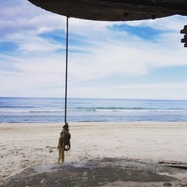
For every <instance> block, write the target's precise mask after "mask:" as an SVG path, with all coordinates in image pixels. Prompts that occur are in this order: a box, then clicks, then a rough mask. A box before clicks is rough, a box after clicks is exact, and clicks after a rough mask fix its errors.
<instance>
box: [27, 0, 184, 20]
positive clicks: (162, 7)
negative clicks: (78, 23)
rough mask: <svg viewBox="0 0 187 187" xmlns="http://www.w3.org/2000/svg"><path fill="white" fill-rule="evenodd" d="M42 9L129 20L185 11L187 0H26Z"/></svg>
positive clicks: (79, 16) (82, 16)
mask: <svg viewBox="0 0 187 187" xmlns="http://www.w3.org/2000/svg"><path fill="white" fill-rule="evenodd" d="M29 1H30V2H31V3H33V4H35V5H36V6H38V7H41V8H43V9H45V10H48V11H51V12H54V13H57V14H60V15H64V16H68V17H74V18H81V19H89V20H101V21H131V20H142V19H155V18H159V17H165V16H171V15H175V14H179V15H185V16H186V15H187V0H29Z"/></svg>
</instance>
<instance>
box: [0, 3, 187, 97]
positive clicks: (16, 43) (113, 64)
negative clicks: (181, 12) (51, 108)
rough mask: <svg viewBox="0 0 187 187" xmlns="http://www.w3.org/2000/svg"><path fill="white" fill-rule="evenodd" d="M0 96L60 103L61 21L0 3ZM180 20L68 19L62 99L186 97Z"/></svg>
mask: <svg viewBox="0 0 187 187" xmlns="http://www.w3.org/2000/svg"><path fill="white" fill-rule="evenodd" d="M0 5H1V6H0V18H1V19H0V85H1V86H0V96H2V97H64V77H65V75H64V74H65V26H66V18H65V17H64V16H60V15H57V14H53V13H50V12H47V11H45V10H43V9H41V8H38V7H35V6H34V5H32V4H31V3H29V2H28V1H27V0H8V1H7V0H1V2H0ZM186 20H187V19H186V17H182V16H172V17H166V18H162V19H155V20H143V21H132V22H97V21H89V20H81V19H75V18H70V20H69V26H70V27H69V44H70V46H69V48H70V50H69V79H68V96H69V97H75V98H78V97H80V98H84V97H86V98H124V99H126V98H130V99H187V60H186V55H187V49H185V48H184V47H183V44H181V43H180V39H181V38H182V35H181V34H180V30H181V29H182V28H183V26H184V25H185V24H186V23H187V22H186Z"/></svg>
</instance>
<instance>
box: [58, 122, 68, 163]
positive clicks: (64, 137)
mask: <svg viewBox="0 0 187 187" xmlns="http://www.w3.org/2000/svg"><path fill="white" fill-rule="evenodd" d="M70 138H71V134H70V133H69V125H68V123H65V125H64V126H63V129H62V132H61V133H60V138H59V140H58V147H57V149H58V151H59V157H58V163H60V162H61V163H63V162H64V157H65V155H64V151H68V150H69V149H70V148H71V144H70Z"/></svg>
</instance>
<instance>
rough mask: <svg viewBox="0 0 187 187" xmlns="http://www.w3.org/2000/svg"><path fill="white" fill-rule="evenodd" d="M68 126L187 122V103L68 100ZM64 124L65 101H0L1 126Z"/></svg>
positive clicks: (38, 99)
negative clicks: (100, 123) (69, 123)
mask: <svg viewBox="0 0 187 187" xmlns="http://www.w3.org/2000/svg"><path fill="white" fill-rule="evenodd" d="M67 107H68V110H67V121H68V122H135V121H137V122H138V121H153V122H187V101H183V100H180V101H178V100H131V99H68V104H67ZM34 122H39V123H44V122H64V99H59V98H10V97H9V98H6V97H0V123H34Z"/></svg>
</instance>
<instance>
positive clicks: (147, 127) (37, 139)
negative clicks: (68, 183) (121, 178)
mask: <svg viewBox="0 0 187 187" xmlns="http://www.w3.org/2000/svg"><path fill="white" fill-rule="evenodd" d="M62 125H63V123H62V124H60V123H28V124H21V123H17V124H16V123H7V124H0V157H1V164H0V181H1V182H2V181H3V180H5V179H7V178H9V177H10V176H13V175H15V174H17V173H20V172H21V171H23V170H25V169H26V168H29V167H34V166H37V165H39V164H54V163H57V158H58V152H57V149H56V147H57V142H58V138H59V133H60V131H61V129H62ZM69 125H70V133H71V135H72V138H71V145H72V148H71V150H70V151H68V152H67V153H66V156H65V162H66V163H70V162H76V161H82V160H84V161H85V160H89V159H102V158H104V157H110V158H124V159H140V160H143V161H156V162H159V161H165V162H180V163H185V164H187V123H158V122H155V123H153V122H150V123H148V122H145V123H143V122H141V123H140V122H137V123H136V122H131V123H69ZM185 178H187V174H186V175H184V176H183V179H185ZM129 186H130V184H129ZM135 186H136V185H135Z"/></svg>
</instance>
